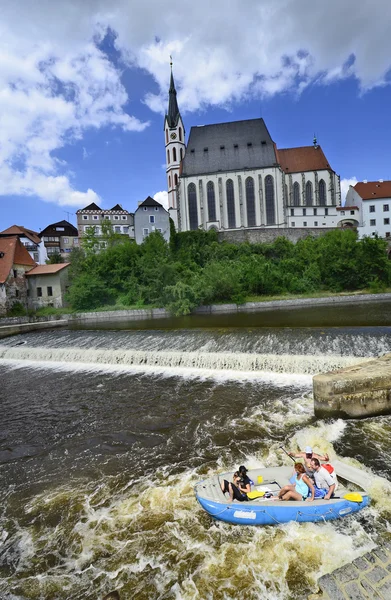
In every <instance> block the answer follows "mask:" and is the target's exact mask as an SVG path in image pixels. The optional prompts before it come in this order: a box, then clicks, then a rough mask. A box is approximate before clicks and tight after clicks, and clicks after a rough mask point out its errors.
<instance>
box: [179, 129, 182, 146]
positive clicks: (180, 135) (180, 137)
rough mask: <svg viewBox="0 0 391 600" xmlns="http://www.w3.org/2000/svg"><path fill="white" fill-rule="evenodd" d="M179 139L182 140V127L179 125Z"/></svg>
mask: <svg viewBox="0 0 391 600" xmlns="http://www.w3.org/2000/svg"><path fill="white" fill-rule="evenodd" d="M179 141H180V142H181V141H182V127H179Z"/></svg>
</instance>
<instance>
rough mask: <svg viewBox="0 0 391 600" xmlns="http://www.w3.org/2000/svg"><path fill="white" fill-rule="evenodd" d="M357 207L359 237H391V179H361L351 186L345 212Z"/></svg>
mask: <svg viewBox="0 0 391 600" xmlns="http://www.w3.org/2000/svg"><path fill="white" fill-rule="evenodd" d="M354 208H357V212H358V214H359V217H358V219H357V220H358V232H359V237H360V238H361V237H364V236H374V235H378V236H379V237H383V238H391V181H383V180H382V179H380V180H379V181H360V182H358V183H356V185H355V186H354V187H353V186H350V187H349V190H348V193H347V195H346V202H345V206H344V207H343V209H344V211H345V213H346V212H347V211H350V210H353V209H354Z"/></svg>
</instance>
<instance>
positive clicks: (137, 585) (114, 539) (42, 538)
mask: <svg viewBox="0 0 391 600" xmlns="http://www.w3.org/2000/svg"><path fill="white" fill-rule="evenodd" d="M389 309H390V305H388V306H385V305H384V304H382V305H380V304H378V305H376V304H374V305H369V304H366V305H362V306H355V305H351V306H347V307H333V311H330V310H329V309H324V308H323V307H322V308H319V307H317V308H316V310H314V309H312V310H309V311H308V312H307V317H306V315H305V312H303V311H293V310H290V311H285V313H284V311H283V312H281V311H275V312H273V311H270V312H267V313H263V314H262V316H261V313H259V314H257V313H254V314H247V315H244V316H243V315H224V316H223V315H221V316H219V317H198V318H194V319H193V318H186V319H177V320H165V321H159V322H157V321H153V322H152V321H143V322H138V323H136V322H133V323H122V324H114V323H109V324H107V323H106V324H105V325H104V326H99V327H98V326H97V325H89V326H88V328H84V329H83V328H79V329H61V330H51V331H40V332H33V333H29V334H24V335H17V336H14V337H10V338H6V339H3V340H1V342H0V382H1V387H0V399H1V403H0V406H1V426H0V427H1V429H0V469H1V483H0V499H1V512H0V574H1V580H0V597H1V598H2V599H4V600H27V599H29V600H30V599H34V600H38V599H39V600H51V599H55V600H65V599H66V600H74V599H75V600H76V599H80V600H89V599H91V600H95V599H100V598H102V597H103V595H104V594H106V593H108V592H109V591H111V590H114V589H117V590H118V591H119V592H120V595H121V600H126V599H134V598H136V599H137V600H144V599H145V600H147V599H148V600H155V599H161V600H163V599H164V600H171V599H172V600H174V599H176V600H179V599H181V600H182V599H186V600H196V599H197V600H204V599H205V600H207V599H211V600H214V599H216V600H220V599H221V600H230V599H232V600H233V599H237V598H238V597H245V598H246V599H250V600H252V599H254V600H255V599H263V600H265V599H266V600H301V599H303V600H304V599H306V598H307V596H308V594H310V593H311V592H312V591H316V589H317V587H316V581H317V578H318V577H320V576H321V575H323V574H325V573H328V572H330V571H331V570H333V569H335V568H337V567H339V566H341V565H342V564H345V563H346V562H349V561H350V560H353V559H354V558H356V557H357V556H359V555H361V554H363V553H364V552H366V551H368V550H370V549H372V548H373V547H374V546H375V545H376V544H378V543H380V542H382V541H385V540H390V539H391V528H390V526H389V518H390V516H391V495H390V494H391V486H390V485H389V484H388V483H387V482H384V483H382V484H380V483H376V484H374V486H373V489H372V490H371V497H372V503H371V506H370V507H369V508H368V509H365V510H364V511H362V512H361V513H359V514H358V515H356V516H352V517H347V518H345V519H343V520H341V521H334V522H329V523H323V524H320V523H316V524H311V523H308V524H298V523H290V524H288V525H282V526H276V527H264V528H251V527H238V526H231V525H228V524H224V523H219V522H217V521H213V520H212V519H211V518H210V517H209V516H207V515H206V514H205V513H204V512H203V511H202V510H201V508H200V507H199V505H198V504H197V502H196V500H195V497H194V492H193V486H194V484H195V483H196V482H197V481H199V480H200V479H202V478H204V477H206V476H208V475H210V474H213V473H216V472H218V471H220V472H221V471H228V470H231V469H233V468H237V467H238V466H239V465H240V464H245V465H246V466H247V467H256V466H262V465H272V464H287V463H288V462H289V459H288V458H287V457H286V455H284V453H283V452H282V451H281V450H280V446H281V445H283V446H284V447H285V448H287V449H288V448H289V449H290V450H296V449H297V448H303V447H304V446H306V445H312V446H313V447H314V449H315V451H319V452H326V451H327V452H329V454H330V456H331V457H332V458H336V457H338V459H340V460H345V461H347V462H350V463H352V464H355V465H356V466H359V467H360V468H363V469H365V470H367V471H371V472H373V473H374V474H376V475H380V476H381V477H384V478H386V479H391V436H390V431H391V417H376V418H371V419H365V420H362V421H353V420H352V421H342V420H331V421H327V422H326V421H318V420H316V419H315V418H314V415H313V400H312V375H313V374H315V373H318V372H321V371H324V370H327V369H332V368H337V367H340V366H344V365H348V364H353V363H355V362H358V361H360V360H361V359H363V360H365V359H367V358H369V357H374V356H379V355H382V354H384V353H385V352H391V337H390V333H391V318H389V316H388V315H389V314H391V313H390V310H389ZM316 315H317V316H316ZM336 325H338V326H336Z"/></svg>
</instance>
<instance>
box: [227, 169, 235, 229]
mask: <svg viewBox="0 0 391 600" xmlns="http://www.w3.org/2000/svg"><path fill="white" fill-rule="evenodd" d="M225 189H226V192H227V215H228V227H229V228H230V229H234V228H235V227H236V220H235V192H234V182H233V181H232V179H228V180H227V183H226V184H225Z"/></svg>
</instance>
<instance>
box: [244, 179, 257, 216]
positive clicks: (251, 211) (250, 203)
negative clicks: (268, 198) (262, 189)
mask: <svg viewBox="0 0 391 600" xmlns="http://www.w3.org/2000/svg"><path fill="white" fill-rule="evenodd" d="M246 208H247V227H255V225H256V223H255V194H254V179H253V178H252V177H247V179H246Z"/></svg>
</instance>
